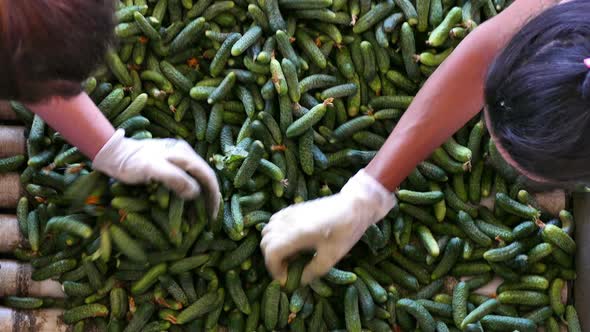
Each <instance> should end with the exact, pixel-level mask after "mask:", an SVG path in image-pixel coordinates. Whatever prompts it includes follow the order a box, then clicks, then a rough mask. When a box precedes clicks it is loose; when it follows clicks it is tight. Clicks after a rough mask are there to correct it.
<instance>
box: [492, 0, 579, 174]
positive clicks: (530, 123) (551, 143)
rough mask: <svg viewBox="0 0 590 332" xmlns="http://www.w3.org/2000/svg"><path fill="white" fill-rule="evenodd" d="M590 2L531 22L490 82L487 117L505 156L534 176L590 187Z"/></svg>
mask: <svg viewBox="0 0 590 332" xmlns="http://www.w3.org/2000/svg"><path fill="white" fill-rule="evenodd" d="M589 13H590V1H587V0H576V1H572V2H567V3H564V4H560V5H557V6H554V7H552V8H550V9H548V10H546V11H545V12H543V13H542V14H540V15H539V16H537V17H536V18H534V19H532V20H531V21H530V22H529V23H528V24H526V25H525V26H524V27H523V28H522V29H521V30H520V31H519V32H518V33H517V34H516V35H515V36H514V38H513V39H512V40H511V41H510V43H509V44H508V45H507V47H506V48H505V49H504V51H503V52H502V53H501V54H499V55H498V57H497V58H496V59H495V61H494V63H493V64H492V66H491V67H490V69H489V71H488V75H487V79H486V82H485V104H486V111H485V112H486V119H487V121H486V122H487V126H488V129H489V130H490V133H491V134H492V136H493V137H494V140H495V142H496V145H497V146H498V147H499V148H500V150H501V151H503V155H504V157H505V159H507V160H508V161H509V162H510V163H512V164H513V165H514V166H516V168H518V169H519V170H521V171H523V172H524V173H525V174H526V175H528V176H529V177H530V178H533V179H535V180H538V179H541V180H542V181H546V182H549V183H554V184H558V185H562V186H570V185H572V184H574V183H579V182H585V183H590V68H589V66H587V65H586V64H585V61H584V60H585V59H587V58H590V14H589Z"/></svg>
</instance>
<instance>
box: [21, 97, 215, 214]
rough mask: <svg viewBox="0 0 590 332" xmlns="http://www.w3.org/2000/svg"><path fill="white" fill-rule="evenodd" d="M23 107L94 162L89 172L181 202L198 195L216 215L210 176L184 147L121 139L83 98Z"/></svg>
mask: <svg viewBox="0 0 590 332" xmlns="http://www.w3.org/2000/svg"><path fill="white" fill-rule="evenodd" d="M27 106H28V107H29V108H30V109H31V110H32V111H33V112H34V113H36V114H38V115H39V116H40V117H41V118H43V119H44V120H45V122H46V123H47V124H48V125H50V126H51V127H53V128H54V129H55V130H57V131H58V132H59V133H60V134H61V135H62V136H63V137H64V138H65V139H66V140H67V141H68V142H71V143H72V144H73V145H75V146H76V147H77V148H78V149H79V150H80V151H81V152H82V153H83V154H85V155H86V156H87V157H89V158H90V159H91V160H93V167H94V169H96V170H98V171H101V172H103V173H106V174H108V175H109V176H112V177H114V178H116V179H118V180H120V181H122V182H124V183H129V184H140V183H146V182H150V181H159V182H162V183H163V184H164V185H165V186H167V187H168V188H170V189H172V190H174V191H175V192H176V193H178V194H179V195H180V196H182V197H184V198H186V199H191V198H194V197H195V196H197V195H198V194H200V193H201V192H202V193H203V194H204V195H205V196H206V197H207V202H208V204H207V205H208V210H209V212H210V213H211V215H212V216H215V215H216V214H217V210H218V207H219V200H220V193H219V185H218V184H217V178H216V176H215V173H214V172H213V170H212V169H211V168H210V167H209V165H208V164H207V163H206V162H205V161H204V160H203V159H202V158H201V157H199V156H198V155H197V154H196V153H195V152H194V150H193V149H192V148H191V147H190V146H189V145H188V144H187V143H186V142H184V141H180V140H174V139H162V140H159V139H151V140H141V141H137V140H133V139H130V138H125V135H124V132H123V131H121V130H119V131H115V128H113V126H112V125H111V123H110V122H109V121H108V120H107V119H106V118H105V117H104V116H103V114H102V113H101V112H100V110H99V109H98V107H96V105H95V104H94V103H93V102H92V100H91V99H90V97H89V96H88V95H87V94H85V93H81V94H79V95H78V96H75V97H71V98H64V97H58V96H54V97H50V98H49V99H48V100H46V101H42V102H39V103H34V104H28V105H27Z"/></svg>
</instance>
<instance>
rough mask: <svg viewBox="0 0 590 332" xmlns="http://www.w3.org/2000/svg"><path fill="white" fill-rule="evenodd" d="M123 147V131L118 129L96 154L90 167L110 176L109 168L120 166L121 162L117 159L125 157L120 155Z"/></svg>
mask: <svg viewBox="0 0 590 332" xmlns="http://www.w3.org/2000/svg"><path fill="white" fill-rule="evenodd" d="M125 146H126V144H125V130H123V129H119V130H117V131H115V132H114V134H113V135H112V136H111V137H110V138H109V139H108V140H107V141H106V143H105V144H104V145H103V146H102V148H101V149H100V150H99V151H98V152H97V153H96V156H95V157H94V159H93V160H92V167H93V168H94V169H96V170H99V171H101V172H104V173H107V174H109V175H111V176H112V174H110V168H113V165H120V164H122V163H123V160H119V159H122V158H126V157H127V156H126V154H125V153H122V150H124V149H125V148H126V147H125ZM115 168H116V167H115Z"/></svg>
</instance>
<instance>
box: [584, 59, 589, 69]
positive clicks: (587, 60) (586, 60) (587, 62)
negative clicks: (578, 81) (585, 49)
mask: <svg viewBox="0 0 590 332" xmlns="http://www.w3.org/2000/svg"><path fill="white" fill-rule="evenodd" d="M584 64H585V65H586V67H588V68H590V58H586V59H584Z"/></svg>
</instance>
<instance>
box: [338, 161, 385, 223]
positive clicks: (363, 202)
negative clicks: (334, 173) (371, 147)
mask: <svg viewBox="0 0 590 332" xmlns="http://www.w3.org/2000/svg"><path fill="white" fill-rule="evenodd" d="M341 193H342V194H344V195H346V196H348V197H351V198H352V200H353V202H355V204H354V205H355V206H354V207H353V209H358V210H359V211H362V212H363V213H364V214H365V215H366V216H367V217H366V218H364V219H367V220H369V224H368V225H366V226H367V227H368V226H370V225H371V224H374V223H376V222H378V221H379V220H381V219H383V217H385V216H386V215H387V213H388V212H389V211H390V210H391V209H392V208H393V207H394V206H395V204H396V203H397V200H396V198H395V195H394V194H393V193H392V192H391V191H389V190H388V189H387V188H385V187H384V186H383V185H382V184H381V183H380V182H379V181H377V180H376V179H375V178H374V177H372V176H371V175H369V174H368V173H367V172H366V171H365V170H364V169H362V170H360V171H359V172H358V173H357V174H356V175H355V176H353V177H352V178H351V179H350V180H349V181H348V183H346V185H345V186H344V187H343V188H342V191H341Z"/></svg>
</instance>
